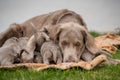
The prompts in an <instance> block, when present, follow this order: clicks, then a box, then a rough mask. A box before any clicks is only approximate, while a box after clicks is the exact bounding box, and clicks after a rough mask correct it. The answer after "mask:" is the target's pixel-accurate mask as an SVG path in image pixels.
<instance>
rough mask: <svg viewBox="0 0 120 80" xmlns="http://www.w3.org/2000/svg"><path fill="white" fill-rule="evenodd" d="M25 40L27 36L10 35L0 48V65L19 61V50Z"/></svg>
mask: <svg viewBox="0 0 120 80" xmlns="http://www.w3.org/2000/svg"><path fill="white" fill-rule="evenodd" d="M26 42H27V38H26V37H24V38H20V39H18V38H16V37H12V38H10V39H8V40H7V41H6V42H5V43H4V45H3V46H2V47H1V48H0V65H1V66H8V65H12V64H14V63H19V62H21V59H20V51H21V50H22V48H23V47H24V45H25V43H26Z"/></svg>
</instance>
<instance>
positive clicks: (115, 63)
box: [106, 57, 120, 65]
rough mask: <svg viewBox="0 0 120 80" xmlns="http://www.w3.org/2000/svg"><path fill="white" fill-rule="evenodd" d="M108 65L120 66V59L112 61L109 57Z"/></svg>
mask: <svg viewBox="0 0 120 80" xmlns="http://www.w3.org/2000/svg"><path fill="white" fill-rule="evenodd" d="M106 63H107V64H108V65H117V64H120V59H112V58H110V57H108V58H107V61H106Z"/></svg>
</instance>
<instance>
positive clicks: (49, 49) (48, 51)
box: [41, 41, 62, 64]
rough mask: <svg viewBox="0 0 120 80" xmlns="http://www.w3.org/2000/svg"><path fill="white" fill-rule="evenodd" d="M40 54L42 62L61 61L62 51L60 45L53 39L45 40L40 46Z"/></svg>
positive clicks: (56, 62) (57, 62)
mask: <svg viewBox="0 0 120 80" xmlns="http://www.w3.org/2000/svg"><path fill="white" fill-rule="evenodd" d="M41 56H42V57H43V63H44V64H50V63H51V62H53V63H55V64H59V63H62V52H61V49H60V47H59V46H58V45H57V44H55V43H54V42H53V41H47V42H45V43H43V45H42V47H41Z"/></svg>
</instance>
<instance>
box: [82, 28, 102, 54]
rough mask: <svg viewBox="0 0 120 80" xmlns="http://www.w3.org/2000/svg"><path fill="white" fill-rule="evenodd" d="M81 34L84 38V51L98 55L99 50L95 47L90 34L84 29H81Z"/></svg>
mask: <svg viewBox="0 0 120 80" xmlns="http://www.w3.org/2000/svg"><path fill="white" fill-rule="evenodd" d="M81 32H82V34H83V37H84V43H85V47H86V49H87V50H88V51H89V52H91V53H92V54H97V53H99V52H100V49H98V48H97V46H96V45H95V41H94V38H93V37H92V36H91V35H90V33H89V32H88V31H87V30H86V29H84V28H82V30H81Z"/></svg>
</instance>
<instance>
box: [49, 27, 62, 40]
mask: <svg viewBox="0 0 120 80" xmlns="http://www.w3.org/2000/svg"><path fill="white" fill-rule="evenodd" d="M58 26H59V27H58ZM61 31H62V28H61V27H60V25H51V26H50V27H49V29H48V32H49V36H50V38H51V39H52V40H54V41H55V42H58V41H59V35H60V33H61Z"/></svg>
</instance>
